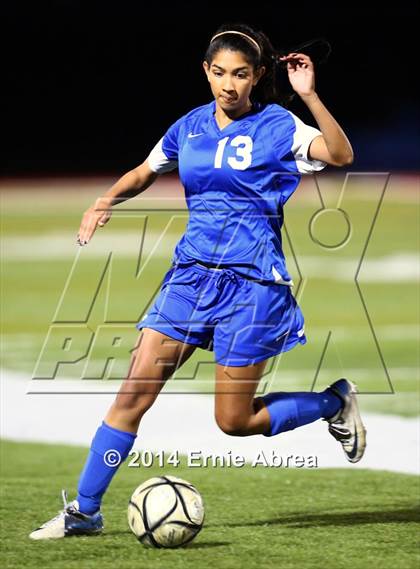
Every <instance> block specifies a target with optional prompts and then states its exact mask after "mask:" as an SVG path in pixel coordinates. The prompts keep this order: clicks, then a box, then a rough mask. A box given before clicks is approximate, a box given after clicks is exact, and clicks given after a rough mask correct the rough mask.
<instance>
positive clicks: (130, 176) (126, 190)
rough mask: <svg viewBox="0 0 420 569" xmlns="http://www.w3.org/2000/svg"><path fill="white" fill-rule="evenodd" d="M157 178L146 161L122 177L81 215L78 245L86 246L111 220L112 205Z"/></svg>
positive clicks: (147, 185) (138, 191) (143, 188)
mask: <svg viewBox="0 0 420 569" xmlns="http://www.w3.org/2000/svg"><path fill="white" fill-rule="evenodd" d="M157 177H158V174H156V173H155V172H153V170H151V168H150V166H149V164H148V162H147V160H145V161H144V162H143V164H140V166H137V168H134V169H133V170H130V171H129V172H127V173H126V174H124V176H122V177H121V178H120V179H119V180H118V181H117V182H116V183H115V184H114V185H113V186H111V188H110V189H109V190H108V191H107V192H106V193H105V194H104V195H103V196H102V197H100V198H98V199H97V200H96V202H95V203H94V204H93V205H92V206H91V207H90V208H88V209H87V210H86V211H85V213H84V214H83V218H82V223H81V224H80V229H79V232H78V234H77V242H78V243H79V245H86V244H87V243H88V242H89V240H90V239H91V238H92V235H93V234H94V233H95V230H96V228H97V227H98V226H99V227H103V226H104V225H105V223H107V222H108V221H109V219H110V218H111V208H112V206H113V205H116V204H119V203H122V202H124V201H126V200H128V199H130V198H133V197H134V196H137V195H138V194H140V193H141V192H144V190H146V189H147V188H148V187H149V186H150V185H151V184H153V182H154V181H155V180H156V178H157Z"/></svg>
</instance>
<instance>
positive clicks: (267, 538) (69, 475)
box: [1, 441, 420, 569]
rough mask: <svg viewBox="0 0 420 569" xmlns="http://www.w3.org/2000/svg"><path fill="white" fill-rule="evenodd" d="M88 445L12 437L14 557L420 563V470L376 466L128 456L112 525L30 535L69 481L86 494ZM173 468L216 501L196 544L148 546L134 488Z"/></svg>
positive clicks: (5, 492) (227, 563)
mask: <svg viewBox="0 0 420 569" xmlns="http://www.w3.org/2000/svg"><path fill="white" fill-rule="evenodd" d="M85 457H86V450H85V449H81V448H77V447H67V446H50V445H41V444H19V443H11V442H7V441H3V442H2V445H1V458H2V460H1V465H2V467H1V474H2V500H1V509H2V526H1V533H2V537H1V543H2V553H1V558H2V567H5V568H7V569H12V568H13V569H14V568H16V569H21V568H22V567H26V568H27V569H32V568H37V567H48V568H54V569H59V568H75V569H76V568H80V567H83V568H87V569H88V568H92V569H93V568H94V569H97V568H98V567H101V568H103V569H107V568H112V569H114V568H115V567H121V568H132V567H144V568H147V569H154V568H156V569H157V568H160V569H161V568H162V567H171V569H188V568H190V567H191V568H196V567H200V568H203V569H204V568H207V567H218V568H221V569H225V568H226V569H232V568H233V567H246V568H247V569H253V568H255V569H257V568H261V567H263V568H267V569H268V568H271V567H272V568H276V569H277V568H278V567H282V568H285V569H289V568H290V569H291V568H295V567H301V568H302V569H306V568H308V569H309V568H315V567H316V568H318V567H334V568H336V569H340V568H346V569H347V568H350V567H351V568H352V569H366V567H369V566H372V567H381V568H382V569H387V568H401V569H410V568H415V567H418V562H419V558H418V549H417V545H418V527H416V526H417V524H418V522H419V520H420V517H419V510H418V500H419V487H418V478H417V477H415V476H409V475H403V474H392V473H387V472H374V471H368V470H355V471H352V470H349V469H337V470H329V469H325V470H317V469H286V468H269V467H262V466H258V467H255V468H252V467H250V466H245V467H241V468H234V467H232V468H221V467H218V468H203V467H202V468H194V469H191V468H187V466H186V465H185V462H184V461H181V462H182V464H181V465H180V466H179V467H177V468H174V467H170V466H168V465H166V466H165V467H164V468H158V467H157V466H155V467H153V468H147V469H146V468H128V466H127V464H124V465H123V466H122V467H121V468H120V470H119V472H118V474H117V476H116V477H115V479H114V481H113V482H112V485H111V488H110V490H109V491H108V493H107V494H106V496H105V499H104V502H103V514H104V520H105V531H104V533H103V534H102V535H101V536H95V537H91V538H87V537H81V538H79V537H76V538H71V539H66V540H58V541H49V542H32V541H30V540H29V538H28V533H30V531H32V530H33V529H34V528H35V527H37V525H39V524H40V523H43V522H44V521H46V520H47V519H49V518H51V517H52V516H53V515H55V513H56V511H57V510H58V509H60V508H61V504H60V496H59V492H60V489H61V488H62V487H63V488H67V489H68V491H69V495H70V496H71V497H73V496H74V493H75V491H76V482H77V477H78V475H79V472H80V470H81V468H82V466H83V463H84V460H85ZM163 473H165V474H173V475H174V476H178V477H181V478H184V479H186V480H189V481H190V482H192V483H193V484H194V485H195V486H196V487H197V488H198V490H199V491H200V492H201V494H202V496H203V499H204V502H205V507H206V517H205V524H204V527H203V529H202V531H201V532H200V534H199V535H198V536H197V538H196V539H195V540H194V541H193V542H192V543H191V544H190V546H188V547H187V548H182V549H177V550H151V549H147V548H145V547H144V546H142V545H140V544H139V543H138V542H137V541H136V539H135V537H134V536H133V534H132V533H131V531H130V529H129V528H128V524H127V520H126V505H127V502H128V499H129V496H130V495H131V493H132V492H133V490H134V488H135V487H136V486H137V485H138V484H140V483H141V482H143V481H144V480H146V479H148V478H150V477H152V476H159V475H161V474H163Z"/></svg>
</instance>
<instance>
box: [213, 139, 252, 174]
mask: <svg viewBox="0 0 420 569" xmlns="http://www.w3.org/2000/svg"><path fill="white" fill-rule="evenodd" d="M228 140H229V137H228V136H225V138H222V139H221V140H219V142H218V144H217V152H216V156H215V157H214V167H215V168H221V167H222V161H223V154H224V151H225V148H226V145H227V143H228ZM252 145H253V143H252V138H251V137H250V136H242V135H238V136H235V138H233V139H232V140H231V141H230V146H234V147H236V156H229V158H228V159H227V163H228V164H229V166H230V167H231V168H233V169H234V170H246V169H247V168H248V167H249V166H250V165H251V162H252Z"/></svg>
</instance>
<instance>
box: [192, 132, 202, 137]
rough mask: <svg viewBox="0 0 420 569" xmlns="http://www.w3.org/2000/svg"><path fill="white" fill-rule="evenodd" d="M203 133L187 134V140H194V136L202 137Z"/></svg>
mask: <svg viewBox="0 0 420 569" xmlns="http://www.w3.org/2000/svg"><path fill="white" fill-rule="evenodd" d="M203 134H204V132H198V133H197V134H193V133H192V132H189V133H188V138H195V137H196V136H203Z"/></svg>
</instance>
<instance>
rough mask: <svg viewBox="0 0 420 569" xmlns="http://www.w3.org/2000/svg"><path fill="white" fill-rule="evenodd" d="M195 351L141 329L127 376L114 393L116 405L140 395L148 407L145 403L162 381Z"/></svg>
mask: <svg viewBox="0 0 420 569" xmlns="http://www.w3.org/2000/svg"><path fill="white" fill-rule="evenodd" d="M195 348H196V346H193V345H191V344H185V343H183V342H180V341H179V340H174V339H173V338H171V337H169V336H167V335H166V334H162V332H158V331H157V330H153V329H151V328H143V330H142V331H141V332H140V334H139V337H138V339H137V342H136V346H135V348H134V350H133V352H132V355H131V361H130V367H129V372H128V376H127V378H126V379H125V381H124V382H123V384H122V385H121V388H120V391H119V393H118V397H117V400H118V402H120V403H124V402H125V403H129V402H135V401H136V400H137V399H138V398H139V397H140V396H142V398H143V400H144V401H145V403H146V406H148V405H147V401H146V400H147V399H148V400H150V401H149V403H151V402H153V400H154V399H155V397H156V396H157V395H158V393H159V392H160V390H161V389H162V387H163V386H164V384H165V382H166V380H167V379H169V378H170V377H171V376H172V375H173V374H174V373H175V371H176V370H177V369H178V368H180V367H181V366H182V365H183V363H184V362H186V361H187V360H188V358H189V357H190V356H191V355H192V354H193V353H194V350H195ZM145 396H147V397H145Z"/></svg>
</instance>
